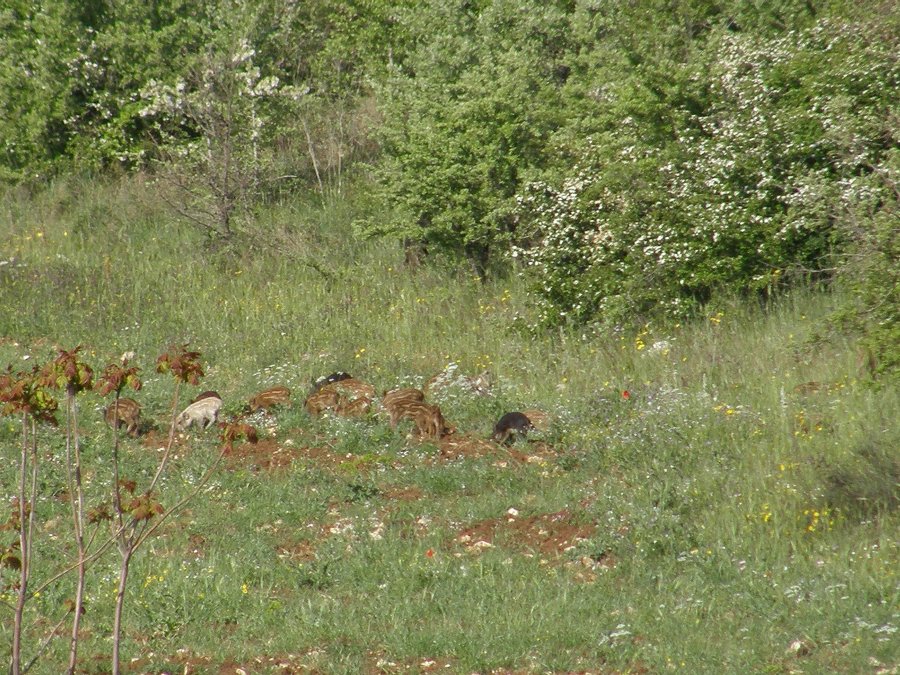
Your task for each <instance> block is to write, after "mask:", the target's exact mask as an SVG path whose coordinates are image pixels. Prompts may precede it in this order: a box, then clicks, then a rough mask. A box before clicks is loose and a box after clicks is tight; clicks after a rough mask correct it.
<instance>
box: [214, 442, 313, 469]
mask: <svg viewBox="0 0 900 675" xmlns="http://www.w3.org/2000/svg"><path fill="white" fill-rule="evenodd" d="M300 456H301V453H300V450H299V449H295V448H288V447H283V446H280V445H278V443H277V442H276V441H275V440H273V439H263V440H261V441H258V442H257V443H242V444H239V445H233V446H232V447H230V448H228V450H226V452H225V466H226V467H228V468H229V469H241V468H242V469H249V470H250V471H277V470H279V469H284V468H285V467H287V466H290V464H291V463H292V462H293V461H294V460H295V459H297V458H298V457H300Z"/></svg>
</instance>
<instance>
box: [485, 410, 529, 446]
mask: <svg viewBox="0 0 900 675" xmlns="http://www.w3.org/2000/svg"><path fill="white" fill-rule="evenodd" d="M533 429H534V425H533V424H532V423H531V420H530V419H528V417H527V416H526V415H524V414H523V413H520V412H508V413H506V414H505V415H503V416H502V417H501V418H500V419H499V420H498V421H497V424H495V425H494V434H493V435H492V436H491V438H492V439H493V440H494V441H496V442H497V443H500V444H503V445H506V444H508V443H511V442H512V440H513V439H514V438H525V436H526V435H527V434H528V432H529V431H532V430H533Z"/></svg>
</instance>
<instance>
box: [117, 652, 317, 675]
mask: <svg viewBox="0 0 900 675" xmlns="http://www.w3.org/2000/svg"><path fill="white" fill-rule="evenodd" d="M317 656H318V654H317V653H316V652H312V653H310V652H307V653H303V654H279V655H276V656H257V657H255V658H252V659H250V660H249V661H246V662H243V663H241V662H238V661H235V660H233V659H225V660H224V661H218V662H217V661H216V660H215V659H214V658H213V657H211V656H204V655H199V654H193V653H191V652H190V651H189V650H186V649H179V650H178V651H177V652H176V653H175V654H173V655H172V656H170V657H168V658H166V659H165V660H164V662H160V661H159V659H158V658H156V659H151V658H139V659H135V660H134V661H132V662H131V663H128V664H123V668H122V670H124V671H125V672H128V673H159V672H179V673H184V675H200V674H201V673H215V674H216V675H246V674H247V673H259V672H265V673H278V675H300V674H301V673H302V675H317V674H318V673H322V672H324V671H322V670H320V669H318V668H316V667H315V666H314V665H313V664H312V662H314V661H315V660H316V658H317Z"/></svg>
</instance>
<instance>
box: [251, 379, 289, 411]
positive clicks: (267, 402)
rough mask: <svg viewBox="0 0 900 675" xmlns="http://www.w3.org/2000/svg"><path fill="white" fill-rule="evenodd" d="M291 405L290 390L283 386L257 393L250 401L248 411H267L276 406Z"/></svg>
mask: <svg viewBox="0 0 900 675" xmlns="http://www.w3.org/2000/svg"><path fill="white" fill-rule="evenodd" d="M290 404H291V390H290V389H288V388H287V387H284V386H280V385H279V386H276V387H270V388H268V389H266V390H264V391H261V392H259V393H258V394H257V395H256V396H254V397H253V398H251V399H250V404H249V410H250V412H251V413H254V412H256V411H257V410H268V409H269V408H273V407H275V406H277V405H287V406H289V405H290Z"/></svg>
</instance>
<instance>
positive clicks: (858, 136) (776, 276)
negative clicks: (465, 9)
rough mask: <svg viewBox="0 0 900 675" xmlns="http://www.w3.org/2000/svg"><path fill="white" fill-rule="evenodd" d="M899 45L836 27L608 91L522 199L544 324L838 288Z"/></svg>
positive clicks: (703, 59) (754, 39)
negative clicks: (593, 122)
mask: <svg viewBox="0 0 900 675" xmlns="http://www.w3.org/2000/svg"><path fill="white" fill-rule="evenodd" d="M896 42H897V41H896V38H895V37H892V35H891V33H890V31H886V30H882V29H880V28H879V27H878V26H876V25H874V24H871V23H869V24H857V23H850V22H847V21H839V20H834V19H822V20H820V21H818V22H817V23H815V24H814V25H813V26H811V27H810V28H807V29H803V30H793V31H788V32H785V33H783V34H780V35H777V36H775V37H771V38H768V39H764V40H760V39H758V36H756V35H753V36H751V35H747V34H743V33H734V32H732V31H730V30H718V31H715V32H713V33H712V34H711V35H710V36H709V38H708V39H707V40H706V41H704V42H702V43H698V44H695V45H694V49H695V51H696V52H697V53H696V54H693V55H692V56H691V58H690V59H689V60H687V61H684V62H682V63H680V64H679V63H677V62H673V63H672V64H670V65H671V67H670V68H669V70H671V72H672V75H671V77H670V78H669V81H668V83H666V85H665V86H664V87H662V88H661V87H660V85H659V83H658V77H657V75H658V71H659V69H660V67H661V66H663V65H665V59H664V58H663V57H659V59H658V60H657V61H656V62H655V63H649V61H650V59H649V58H648V60H647V61H648V63H643V64H641V67H640V68H637V69H635V70H634V72H633V74H632V76H631V79H630V81H626V82H625V83H624V84H618V85H615V86H613V85H610V86H608V87H607V88H606V94H605V97H606V99H608V101H601V102H598V104H597V106H596V108H597V112H598V116H600V117H604V118H605V119H606V120H607V123H606V128H603V125H598V126H599V130H598V131H597V132H596V133H594V134H592V135H590V136H588V137H587V138H586V140H585V141H583V142H582V143H581V146H580V149H579V154H580V160H579V161H578V162H576V163H575V164H574V166H573V168H572V169H571V170H570V171H568V172H566V173H565V174H564V175H563V177H562V178H561V179H559V178H558V179H556V180H552V179H551V180H539V181H535V182H532V183H531V184H529V185H527V186H526V187H525V189H523V190H522V191H521V192H520V193H519V195H518V206H519V208H518V211H517V215H518V217H519V220H520V222H522V223H524V224H525V225H526V227H524V228H523V232H525V233H527V238H525V239H524V240H522V241H521V242H520V244H519V247H518V248H517V249H516V251H515V252H514V255H516V256H517V257H519V258H520V259H522V260H523V261H524V263H525V269H526V272H527V271H528V270H531V271H533V272H534V279H535V282H534V286H533V287H534V290H535V293H536V295H537V296H538V298H539V302H540V303H541V308H542V313H541V318H542V321H543V322H544V323H546V324H554V323H560V322H564V321H571V320H574V321H581V322H583V321H589V320H594V319H598V318H599V319H602V320H608V321H620V320H622V319H623V318H625V317H631V318H633V317H634V315H635V314H637V315H641V314H646V313H648V312H653V311H657V312H658V311H660V310H661V311H662V312H664V313H667V314H670V315H676V316H677V315H682V314H685V313H687V312H689V311H690V310H692V309H693V308H695V307H696V306H698V305H699V304H702V303H703V302H705V301H707V300H708V299H709V298H710V297H711V295H712V294H713V293H714V292H716V291H718V290H727V291H729V292H752V291H768V290H771V289H772V288H773V287H776V286H780V285H782V284H783V283H784V280H785V279H787V278H790V277H792V276H793V277H794V278H796V276H797V275H799V276H800V277H802V278H804V279H807V278H809V277H811V276H812V277H828V276H831V275H833V273H834V271H835V264H836V260H835V258H834V254H835V253H836V252H840V251H844V250H846V246H847V245H848V243H850V242H849V241H848V237H847V232H846V229H845V228H842V227H840V226H839V225H840V222H841V218H842V216H843V215H844V214H845V212H846V211H847V206H848V204H854V203H859V202H861V201H867V200H868V197H869V195H870V188H871V186H870V183H871V181H869V180H866V178H865V177H866V176H874V175H882V174H883V172H884V171H885V170H886V169H885V162H886V159H887V156H888V155H887V153H888V152H889V149H890V148H891V146H892V145H893V141H892V135H891V134H890V133H885V131H886V128H888V127H889V126H890V125H891V121H892V120H894V119H895V117H892V116H891V114H890V106H891V105H892V100H891V96H892V92H894V91H896V88H897V85H898V83H900V66H898V62H897V59H896V50H897V44H896ZM610 111H613V112H614V115H613V117H615V118H618V121H617V123H616V124H615V125H613V124H611V123H609V121H608V120H609V115H610ZM865 227H868V226H865ZM882 245H885V242H882ZM792 273H794V274H793V275H792Z"/></svg>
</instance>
